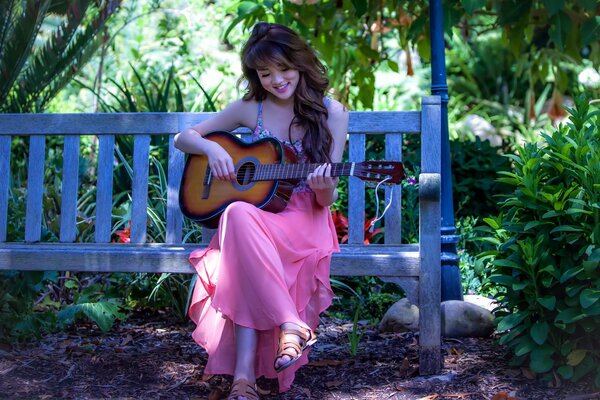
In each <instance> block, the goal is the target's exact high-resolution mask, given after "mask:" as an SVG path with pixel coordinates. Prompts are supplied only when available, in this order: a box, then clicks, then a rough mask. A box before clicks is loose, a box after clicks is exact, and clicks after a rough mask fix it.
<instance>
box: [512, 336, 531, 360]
mask: <svg viewBox="0 0 600 400" xmlns="http://www.w3.org/2000/svg"><path fill="white" fill-rule="evenodd" d="M523 339H525V340H521V343H519V344H518V345H517V346H516V347H515V356H517V357H520V356H523V355H525V354H527V353H530V352H531V350H533V349H534V348H535V345H534V344H533V342H532V341H531V340H529V339H528V338H527V337H523Z"/></svg>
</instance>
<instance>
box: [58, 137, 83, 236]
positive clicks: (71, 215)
mask: <svg viewBox="0 0 600 400" xmlns="http://www.w3.org/2000/svg"><path fill="white" fill-rule="evenodd" d="M79 144H80V137H79V136H75V135H74V136H67V137H65V142H64V151H63V176H62V189H61V205H60V241H61V242H74V241H75V238H76V237H77V229H76V224H77V190H78V189H79Z"/></svg>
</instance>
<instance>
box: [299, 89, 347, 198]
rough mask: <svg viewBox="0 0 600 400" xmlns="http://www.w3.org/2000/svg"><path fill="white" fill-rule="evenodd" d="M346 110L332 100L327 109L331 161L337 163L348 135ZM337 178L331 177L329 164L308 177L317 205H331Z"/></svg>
mask: <svg viewBox="0 0 600 400" xmlns="http://www.w3.org/2000/svg"><path fill="white" fill-rule="evenodd" d="M348 117H349V114H348V110H347V109H346V107H344V106H343V105H342V104H340V103H339V102H337V101H334V100H332V101H331V105H330V107H329V118H328V120H327V124H328V125H329V130H330V131H331V135H332V136H333V146H332V148H331V161H332V162H334V163H338V162H340V161H342V155H343V154H344V147H345V146H346V137H347V135H348ZM338 182H339V178H332V177H331V164H323V165H321V166H319V167H317V169H315V171H314V172H313V173H312V174H310V175H309V177H308V178H307V183H308V185H309V186H310V188H311V190H312V191H313V192H314V193H315V196H316V200H317V203H319V205H321V206H323V207H328V206H330V205H331V204H333V203H334V202H335V201H336V200H337V198H338V191H337V189H336V187H337V184H338Z"/></svg>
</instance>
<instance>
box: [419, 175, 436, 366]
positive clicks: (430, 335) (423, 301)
mask: <svg viewBox="0 0 600 400" xmlns="http://www.w3.org/2000/svg"><path fill="white" fill-rule="evenodd" d="M431 186H436V187H437V188H438V191H439V190H440V186H441V179H440V175H439V174H421V175H420V176H419V189H421V188H422V187H429V188H428V189H426V190H428V191H431V190H432V189H431V188H430V187H431ZM440 225H441V208H440V202H439V196H438V199H437V201H436V200H428V199H421V201H420V207H419V242H420V249H419V250H420V253H421V263H420V264H421V270H420V275H419V304H420V308H419V327H420V328H419V329H420V336H419V346H420V350H419V357H420V361H419V371H420V373H421V374H424V375H430V374H437V373H439V372H440V369H441V364H442V355H441V352H440V351H441V350H440V346H441V309H440V301H441V271H440V262H441V260H440V258H441V257H440V256H441V251H442V247H441V237H440Z"/></svg>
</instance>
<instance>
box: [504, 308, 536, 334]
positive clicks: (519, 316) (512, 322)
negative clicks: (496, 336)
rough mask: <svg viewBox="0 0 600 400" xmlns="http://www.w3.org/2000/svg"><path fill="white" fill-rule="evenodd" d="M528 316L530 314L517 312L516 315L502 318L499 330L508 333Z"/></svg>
mask: <svg viewBox="0 0 600 400" xmlns="http://www.w3.org/2000/svg"><path fill="white" fill-rule="evenodd" d="M528 315H529V313H525V312H517V313H514V314H509V315H507V316H505V317H501V319H500V318H499V319H500V322H499V323H498V330H499V331H501V332H502V331H508V330H510V329H512V328H514V327H515V326H517V325H519V324H520V323H521V322H522V321H523V320H524V319H525V318H526V317H527V316H528Z"/></svg>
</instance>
